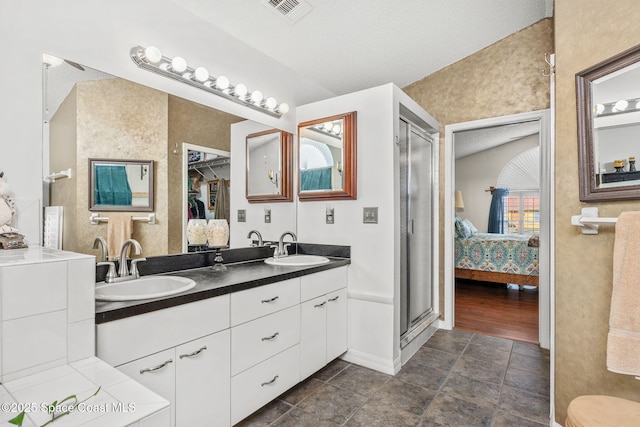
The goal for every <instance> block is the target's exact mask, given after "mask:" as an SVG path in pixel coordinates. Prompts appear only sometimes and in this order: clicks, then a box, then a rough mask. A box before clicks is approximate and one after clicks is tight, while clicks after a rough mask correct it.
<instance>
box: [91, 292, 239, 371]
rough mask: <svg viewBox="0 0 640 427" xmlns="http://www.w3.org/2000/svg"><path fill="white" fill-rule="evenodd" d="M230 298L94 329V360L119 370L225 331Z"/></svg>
mask: <svg viewBox="0 0 640 427" xmlns="http://www.w3.org/2000/svg"><path fill="white" fill-rule="evenodd" d="M228 327H229V295H222V296H219V297H215V298H209V299H205V300H202V301H196V302H192V303H189V304H183V305H178V306H175V307H171V308H165V309H163V310H158V311H152V312H150V313H145V314H140V315H138V316H133V317H127V318H125V319H120V320H114V321H113V322H107V323H101V324H99V325H97V328H96V330H97V334H96V349H97V356H98V357H99V358H100V359H102V360H104V361H105V362H107V363H109V364H110V365H112V366H118V365H121V364H123V363H126V362H129V361H131V360H135V359H139V358H140V357H144V356H146V355H148V354H152V353H156V352H158V351H161V350H165V349H167V348H171V347H175V346H176V345H178V344H182V343H185V342H187V341H192V340H194V339H197V338H200V337H203V336H205V335H209V334H212V333H214V332H218V331H221V330H222V329H227V328H228Z"/></svg>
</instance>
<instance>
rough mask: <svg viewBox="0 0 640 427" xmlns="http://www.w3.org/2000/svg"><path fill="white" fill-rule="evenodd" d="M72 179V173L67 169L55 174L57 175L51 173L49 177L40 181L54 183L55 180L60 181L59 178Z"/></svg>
mask: <svg viewBox="0 0 640 427" xmlns="http://www.w3.org/2000/svg"><path fill="white" fill-rule="evenodd" d="M72 177H73V172H72V171H71V168H69V169H67V170H66V171H60V172H57V173H52V174H50V175H47V176H46V177H44V178H43V179H42V180H43V181H44V182H56V179H60V178H69V179H71V178H72Z"/></svg>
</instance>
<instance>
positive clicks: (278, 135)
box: [246, 129, 293, 203]
mask: <svg viewBox="0 0 640 427" xmlns="http://www.w3.org/2000/svg"><path fill="white" fill-rule="evenodd" d="M246 141H247V179H246V183H247V185H246V187H247V188H246V195H247V201H248V202H249V203H259V202H291V201H293V176H292V170H293V135H292V134H290V133H288V132H284V131H281V130H278V129H270V130H266V131H263V132H258V133H253V134H250V135H247V138H246Z"/></svg>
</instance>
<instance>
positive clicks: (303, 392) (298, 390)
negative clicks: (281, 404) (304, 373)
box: [280, 378, 324, 406]
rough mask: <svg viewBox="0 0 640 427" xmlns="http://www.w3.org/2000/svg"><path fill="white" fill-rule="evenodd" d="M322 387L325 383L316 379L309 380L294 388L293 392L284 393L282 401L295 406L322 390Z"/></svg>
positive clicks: (281, 396)
mask: <svg viewBox="0 0 640 427" xmlns="http://www.w3.org/2000/svg"><path fill="white" fill-rule="evenodd" d="M322 385H324V382H322V381H320V380H317V379H315V378H308V379H307V380H305V381H303V382H301V383H300V384H298V385H297V386H295V387H293V388H292V389H291V390H289V391H286V392H284V393H283V394H282V395H280V399H281V400H284V401H285V402H287V403H290V404H291V405H294V406H295V405H297V404H298V403H300V401H302V400H304V399H305V398H306V397H307V396H309V395H310V394H311V393H313V392H314V391H316V390H317V389H318V388H320V387H321V386H322Z"/></svg>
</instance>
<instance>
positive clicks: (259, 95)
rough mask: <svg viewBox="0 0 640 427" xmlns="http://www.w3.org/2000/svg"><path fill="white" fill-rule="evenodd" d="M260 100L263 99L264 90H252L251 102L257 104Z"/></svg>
mask: <svg viewBox="0 0 640 427" xmlns="http://www.w3.org/2000/svg"><path fill="white" fill-rule="evenodd" d="M260 101H262V92H260V91H259V90H254V91H253V92H251V102H253V103H254V104H257V103H259V102H260Z"/></svg>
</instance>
